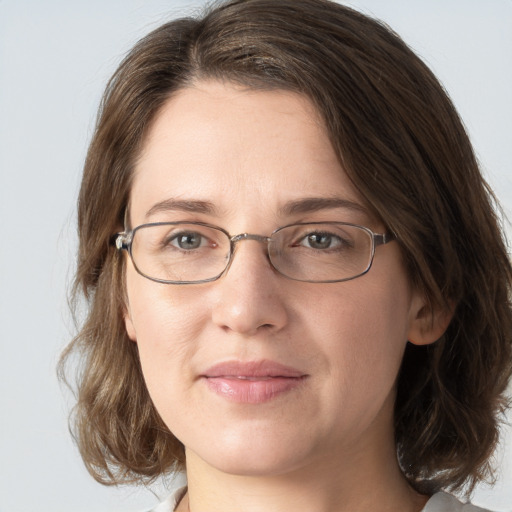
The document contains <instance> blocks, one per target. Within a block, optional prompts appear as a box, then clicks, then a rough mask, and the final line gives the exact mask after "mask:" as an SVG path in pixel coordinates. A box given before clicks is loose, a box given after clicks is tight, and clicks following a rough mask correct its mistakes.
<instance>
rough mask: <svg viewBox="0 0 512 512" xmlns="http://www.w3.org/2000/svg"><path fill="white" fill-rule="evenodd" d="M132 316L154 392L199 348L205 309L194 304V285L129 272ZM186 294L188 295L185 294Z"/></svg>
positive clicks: (128, 280) (131, 319)
mask: <svg viewBox="0 0 512 512" xmlns="http://www.w3.org/2000/svg"><path fill="white" fill-rule="evenodd" d="M127 292H128V297H129V305H128V311H129V313H128V316H129V318H130V322H131V324H132V325H133V330H134V332H135V338H136V339H135V341H136V343H137V346H138V350H139V356H140V361H141V366H142V371H143V374H144V377H145V379H146V383H147V385H148V389H149V391H150V394H151V395H153V393H152V391H153V390H154V389H158V387H159V383H160V384H161V383H162V382H164V381H168V380H169V379H172V378H173V377H174V376H176V375H177V374H178V373H180V372H182V371H183V368H187V364H186V362H187V361H188V360H190V358H191V357H192V355H193V354H194V353H195V351H196V350H197V343H198V341H197V340H198V339H199V338H200V333H201V331H202V330H203V327H204V319H205V313H204V311H201V309H199V308H198V307H194V306H193V304H196V303H197V301H193V300H192V298H191V297H188V296H186V295H190V293H193V292H194V290H191V289H190V288H183V289H182V288H179V289H178V288H176V287H171V286H170V285H163V284H158V283H154V282H151V281H149V280H147V279H145V278H143V277H141V276H139V275H138V274H135V275H134V274H133V273H131V272H128V275H127ZM184 295H185V296H184Z"/></svg>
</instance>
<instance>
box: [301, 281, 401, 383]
mask: <svg viewBox="0 0 512 512" xmlns="http://www.w3.org/2000/svg"><path fill="white" fill-rule="evenodd" d="M360 280H361V281H362V282H361V283H357V281H356V280H354V281H353V282H347V283H343V285H348V286H344V287H343V288H341V287H340V292H339V294H338V297H333V295H332V293H331V294H329V295H325V296H324V297H323V299H322V296H319V297H316V298H315V299H314V300H311V305H312V306H311V309H310V312H309V318H310V319H311V321H310V322H309V323H308V326H307V328H308V330H309V332H310V334H308V336H307V338H308V339H315V340H316V341H317V343H318V344H319V347H318V352H320V351H322V352H324V354H325V355H326V357H328V358H329V368H330V370H331V371H332V372H333V373H334V374H335V375H336V376H337V377H336V378H334V379H332V381H331V382H337V381H340V382H342V383H345V384H346V385H347V386H350V388H352V389H354V390H355V393H358V392H359V391H358V390H369V389H373V390H374V391H375V392H376V393H380V389H379V388H380V386H382V388H383V389H382V390H384V388H387V389H388V390H389V388H390V387H392V386H393V384H394V381H395V379H396V376H397V374H398V371H399V368H400V364H401V361H402V357H403V352H404V349H405V345H406V342H407V333H408V328H409V314H408V313H409V300H410V295H409V292H408V287H407V285H406V284H405V283H396V282H395V283H394V285H392V284H391V283H389V285H387V286H376V285H375V283H372V282H371V281H370V280H369V279H368V280H365V279H364V277H361V278H360ZM315 331H316V336H315ZM379 383H380V384H379Z"/></svg>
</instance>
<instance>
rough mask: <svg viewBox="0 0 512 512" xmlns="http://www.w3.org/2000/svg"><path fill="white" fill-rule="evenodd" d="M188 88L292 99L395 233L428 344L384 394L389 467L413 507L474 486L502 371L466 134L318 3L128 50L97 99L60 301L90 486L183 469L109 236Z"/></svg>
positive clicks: (501, 307)
mask: <svg viewBox="0 0 512 512" xmlns="http://www.w3.org/2000/svg"><path fill="white" fill-rule="evenodd" d="M199 79H220V80H231V81H235V82H237V83H239V84H243V85H245V86H248V87H252V88H266V89H287V90H292V91H296V92H299V93H302V94H305V95H307V96H308V97H309V98H310V99H311V100H312V101H313V102H314V104H315V105H316V107H317V109H318V111H319V112H320V114H321V115H322V116H323V118H324V120H325V123H326V126H327V129H328V132H329V134H330V138H331V141H332V144H333V147H334V149H335V151H336V152H337V154H338V155H339V159H340V162H341V164H342V165H343V168H344V169H345V170H346V172H347V174H348V175H349V177H350V178H351V180H352V181H353V183H354V184H355V186H356V187H357V188H358V189H359V191H360V193H361V194H362V195H363V197H365V199H366V200H367V202H368V204H369V205H371V207H372V208H373V209H374V210H375V212H376V214H378V216H379V217H380V218H381V219H382V220H383V222H384V223H385V224H386V225H387V226H388V228H389V229H390V230H391V231H392V232H393V233H395V234H396V236H397V240H398V242H399V244H400V246H401V249H402V252H403V255H404V258H405V262H406V265H407V268H408V271H409V274H410V276H411V279H412V281H413V283H414V284H415V285H416V286H417V287H418V288H419V289H420V290H422V291H423V292H424V294H425V296H426V297H427V298H428V301H429V304H430V306H431V309H432V312H434V311H436V310H447V309H450V310H451V311H453V319H452V321H451V323H450V325H449V327H448V329H447V331H446V333H445V335H444V336H443V337H442V338H441V339H440V340H438V341H437V342H436V343H434V344H432V345H429V346H425V347H416V346H413V345H411V344H408V346H407V349H406V354H405V357H404V361H403V365H402V369H401V373H400V376H399V380H398V391H397V401H396V407H395V431H396V444H397V450H398V456H399V460H400V463H401V466H402V470H403V472H404V474H405V476H406V477H407V478H408V480H409V482H410V483H411V485H413V486H415V487H416V488H417V489H419V490H422V491H424V492H433V491H435V490H437V489H439V488H441V487H448V488H451V489H457V488H461V486H462V485H463V484H464V483H466V484H467V486H468V487H467V489H469V490H471V489H472V487H473V486H474V484H475V483H476V482H477V481H478V480H480V479H483V478H486V477H490V476H491V475H492V472H491V471H490V466H489V463H488V461H489V458H490V456H491V454H492V452H493V450H494V448H495V446H496V443H497V439H498V418H499V413H500V411H502V410H503V408H504V407H505V406H506V400H505V395H504V392H505V388H506V385H507V382H508V380H509V378H510V375H511V372H512V355H511V352H512V342H511V336H512V314H511V305H510V303H509V291H510V284H511V278H512V273H511V267H510V264H509V259H508V256H507V253H506V248H505V246H504V242H503V239H502V235H501V233H500V229H499V225H498V224H499V223H498V221H497V218H496V215H495V202H494V198H493V195H492V193H491V192H490V190H489V188H488V187H487V185H486V183H485V182H484V180H483V178H482V176H481V174H480V172H479V169H478V165H477V162H476V159H475V156H474V154H473V151H472V148H471V145H470V142H469V140H468V137H467V135H466V133H465V130H464V127H463V125H462V123H461V121H460V119H459V117H458V115H457V113H456V111H455V109H454V107H453V105H452V103H451V102H450V100H449V98H448V97H447V95H446V93H445V92H444V90H443V88H442V86H441V85H440V84H439V82H438V81H437V80H436V78H435V77H434V76H433V74H432V73H431V72H430V70H429V69H428V68H427V67H426V66H425V65H424V64H423V62H422V61H421V60H420V59H419V58H418V57H416V55H415V54H414V53H413V52H412V51H411V50H410V49H409V48H408V47H407V46H406V45H405V43H404V42H403V41H402V40H401V39H400V38H399V37H398V36H397V35H396V34H394V33H393V32H392V31H391V30H390V29H389V28H388V27H386V26H384V25H383V24H382V23H380V22H378V21H375V20H372V19H370V18H368V17H366V16H364V15H362V14H360V13H358V12H356V11H354V10H351V9H349V8H347V7H343V6H341V5H338V4H335V3H332V2H329V1H327V0H280V1H279V2H276V1H275V0H232V1H229V2H227V3H220V4H217V6H215V7H214V8H212V9H210V10H208V11H207V12H206V13H205V14H204V15H203V16H202V17H200V18H198V19H180V20H176V21H173V22H170V23H167V24H165V25H163V26H161V27H160V28H158V29H156V30H155V31H154V32H152V33H150V34H149V35H148V36H146V37H145V38H144V39H142V40H141V41H140V42H139V43H138V44H137V45H136V46H135V47H134V48H133V50H132V51H131V52H130V53H129V55H128V56H127V57H126V58H125V60H124V61H123V62H122V63H121V65H120V66H119V68H118V70H117V71H116V73H115V74H114V76H113V78H112V79H111V81H110V82H109V84H108V87H107V90H106V92H105V95H104V98H103V101H102V104H101V108H100V113H99V118H98V123H97V126H96V131H95V134H94V137H93V139H92V142H91V144H90V148H89V152H88V155H87V160H86V163H85V168H84V175H83V181H82V187H81V190H80V196H79V205H78V230H79V253H78V269H77V273H76V279H75V288H74V293H75V295H74V296H75V299H76V298H78V297H79V296H80V295H81V294H82V293H83V294H84V295H85V297H86V298H87V300H88V302H89V310H88V316H87V318H86V320H85V322H84V324H83V326H82V328H81V330H80V332H79V333H78V335H77V337H76V338H75V339H74V340H73V342H72V343H71V344H70V346H69V347H68V349H67V351H66V352H65V353H64V355H63V360H62V362H63V363H64V362H65V361H66V360H67V359H68V358H69V356H70V354H73V353H75V352H77V353H78V354H79V355H80V358H81V362H82V366H81V373H80V377H79V382H78V404H77V406H76V408H75V413H74V417H73V425H74V432H75V435H76V439H77V441H78V445H79V447H80V450H81V453H82V456H83V458H84V461H85V463H86V465H87V467H88V469H89V471H90V472H91V473H92V474H93V475H94V476H95V478H97V479H98V480H99V481H101V482H103V483H119V482H129V481H137V480H147V479H152V478H156V477H157V476H159V475H160V474H163V473H165V472H169V471H171V470H173V469H180V468H183V466H184V463H185V461H184V450H183V446H182V445H181V443H180V442H179V441H178V440H177V439H176V438H175V437H174V436H173V435H172V433H170V432H169V430H168V429H167V428H166V426H165V425H164V423H163V422H162V420H161V419H160V417H159V415H158V413H157V412H156V410H155V408H154V406H153V404H152V402H151V399H150V397H149V396H148V393H147V390H146V387H145V384H144V380H143V376H142V373H141V369H140V364H139V359H138V354H137V347H136V344H134V343H132V342H130V341H129V340H128V337H127V334H126V332H125V327H124V322H123V304H124V302H123V301H124V297H123V293H124V264H123V259H122V258H120V257H119V254H118V253H117V252H116V249H115V248H114V247H113V246H112V244H111V237H112V235H113V234H114V233H115V232H116V231H118V230H120V229H121V228H122V225H123V214H124V211H125V208H126V206H127V200H128V195H129V191H130V181H131V175H132V169H133V166H134V162H135V160H136V158H137V156H138V153H139V150H140V148H141V144H142V143H143V141H144V135H145V133H146V132H147V130H148V127H149V126H150V125H151V121H152V119H153V118H154V116H155V113H156V112H157V111H158V110H159V108H160V107H161V106H162V104H163V103H164V102H165V101H166V100H167V99H168V98H169V96H170V95H171V94H172V92H173V91H176V90H178V89H180V88H184V87H187V85H190V84H191V83H193V82H194V81H197V80H199Z"/></svg>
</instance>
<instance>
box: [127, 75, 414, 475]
mask: <svg viewBox="0 0 512 512" xmlns="http://www.w3.org/2000/svg"><path fill="white" fill-rule="evenodd" d="M306 199H315V201H305V200H306ZM325 199H339V200H340V201H339V204H334V202H333V201H330V202H327V201H323V202H322V200H325ZM130 205H131V206H130V221H131V225H132V226H138V225H140V224H144V223H148V222H165V221H171V222H172V221H188V222H196V221H199V222H206V223H209V224H214V225H217V226H220V227H222V228H224V229H225V230H226V231H228V232H229V233H230V234H231V235H235V234H239V233H245V232H248V233H253V234H260V235H270V233H272V232H273V231H274V230H275V229H276V228H279V227H281V226H284V225H287V224H291V223H302V222H323V221H339V222H349V223H354V224H360V225H364V226H367V227H369V228H370V229H372V230H373V231H375V232H377V233H382V232H384V231H385V228H384V226H382V225H381V224H380V223H379V222H378V221H377V220H376V219H375V218H374V217H373V216H372V215H371V214H370V212H369V211H368V209H367V208H366V207H365V205H364V202H363V201H362V199H361V197H360V196H359V194H358V192H357V191H356V190H355V188H354V186H353V185H352V183H351V182H350V181H349V179H348V178H347V176H346V174H345V173H344V171H343V169H342V168H341V167H340V164H339V162H338V160H337V158H336V156H335V153H334V151H333V149H332V147H331V145H330V142H329V139H328V136H327V134H326V130H325V128H324V126H323V124H322V122H321V121H320V119H319V116H318V115H317V114H316V112H315V110H314V108H313V106H312V104H311V103H310V102H309V101H308V100H307V99H306V98H304V97H302V96H300V95H297V94H294V93H290V92H284V91H253V90H246V89H242V88H240V87H237V86H234V85H230V84H225V83H218V82H200V83H198V84H196V86H194V87H191V88H187V89H184V90H181V91H179V92H178V93H177V94H175V95H174V96H173V97H172V98H171V99H169V100H168V102H167V103H166V104H165V106H164V107H163V108H162V109H161V111H160V113H159V115H158V116H157V118H156V120H155V122H154V124H153V126H152V128H151V130H150V132H149V134H148V137H147V139H146V142H145V145H144V148H143V151H142V154H141V156H140V159H139V160H138V162H137V165H136V169H135V176H134V181H133V188H132V192H131V198H130ZM127 295H128V303H127V306H126V315H125V319H126V327H127V331H128V334H129V336H130V338H131V339H132V340H133V341H134V342H136V343H137V345H138V349H139V352H140V360H141V365H142V370H143V373H144V377H145V379H146V383H147V387H148V389H149V393H150V395H151V397H152V399H153V401H154V404H155V406H156V408H157V409H158V411H159V413H160V415H161V416H162V418H163V420H164V421H165V423H166V424H167V426H168V427H169V429H170V430H171V431H172V432H173V433H174V435H175V436H176V437H177V438H178V439H180V440H181V441H182V442H183V444H184V445H185V447H186V450H187V458H188V459H189V460H191V459H195V460H199V461H201V462H202V463H204V464H206V465H207V466H210V467H211V466H212V467H214V468H216V469H218V470H221V471H225V472H229V473H234V474H246V475H247V474H251V475H256V474H258V475H261V474H282V473H286V472H289V471H294V470H299V469H301V468H306V467H310V468H311V467H312V466H311V465H314V464H316V463H318V462H319V461H327V460H330V457H331V458H332V457H337V458H338V459H339V457H345V460H350V457H361V456H362V455H363V454H365V453H373V452H374V451H375V450H381V449H386V450H389V448H390V446H391V445H392V443H393V432H392V415H393V402H394V386H395V380H396V377H397V373H398V370H399V366H400V362H401V359H402V354H403V351H404V347H405V344H406V341H407V339H408V337H412V338H413V339H418V338H420V337H421V334H419V331H418V322H419V317H421V315H422V306H423V301H422V299H421V297H419V296H418V295H417V294H416V293H415V292H414V291H413V290H412V289H411V287H410V284H409V281H408V279H407V276H406V273H405V271H404V268H403V265H402V261H401V258H400V252H399V247H398V244H397V243H395V242H392V243H389V244H387V245H384V246H381V247H378V248H377V250H376V255H375V260H374V262H373V266H372V268H371V270H370V271H369V272H368V273H367V274H366V275H363V276H362V277H359V278H357V279H354V280H351V281H347V282H341V283H334V284H332V283H331V284H313V283H304V282H297V281H292V280H290V279H287V278H285V277H283V276H282V275H280V274H278V273H277V272H276V271H275V270H274V269H273V268H272V266H271V265H270V263H269V261H268V259H267V255H266V246H265V244H263V243H261V242H258V241H254V240H245V241H242V242H239V243H238V246H237V250H236V253H235V256H234V260H233V262H232V264H231V266H230V268H229V270H228V272H227V273H226V274H225V275H223V276H222V277H221V278H220V279H219V280H218V281H215V282H210V283H203V284H192V285H166V284H160V283H156V282H153V281H150V280H148V279H146V278H144V277H142V276H141V275H139V274H138V273H137V272H136V271H135V269H134V267H133V265H132V263H131V261H129V262H128V266H127ZM219 365H220V366H219Z"/></svg>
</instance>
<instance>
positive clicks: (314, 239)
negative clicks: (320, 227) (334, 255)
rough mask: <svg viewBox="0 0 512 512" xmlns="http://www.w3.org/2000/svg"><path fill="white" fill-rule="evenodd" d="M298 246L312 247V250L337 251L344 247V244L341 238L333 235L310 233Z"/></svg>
mask: <svg viewBox="0 0 512 512" xmlns="http://www.w3.org/2000/svg"><path fill="white" fill-rule="evenodd" d="M298 245H302V246H304V247H310V248H311V249H318V250H323V249H335V248H338V247H341V246H342V245H344V242H343V241H342V240H341V238H340V237H339V236H336V235H333V234H332V233H309V234H308V235H306V236H305V237H304V238H303V239H302V240H300V241H299V244H298Z"/></svg>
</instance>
